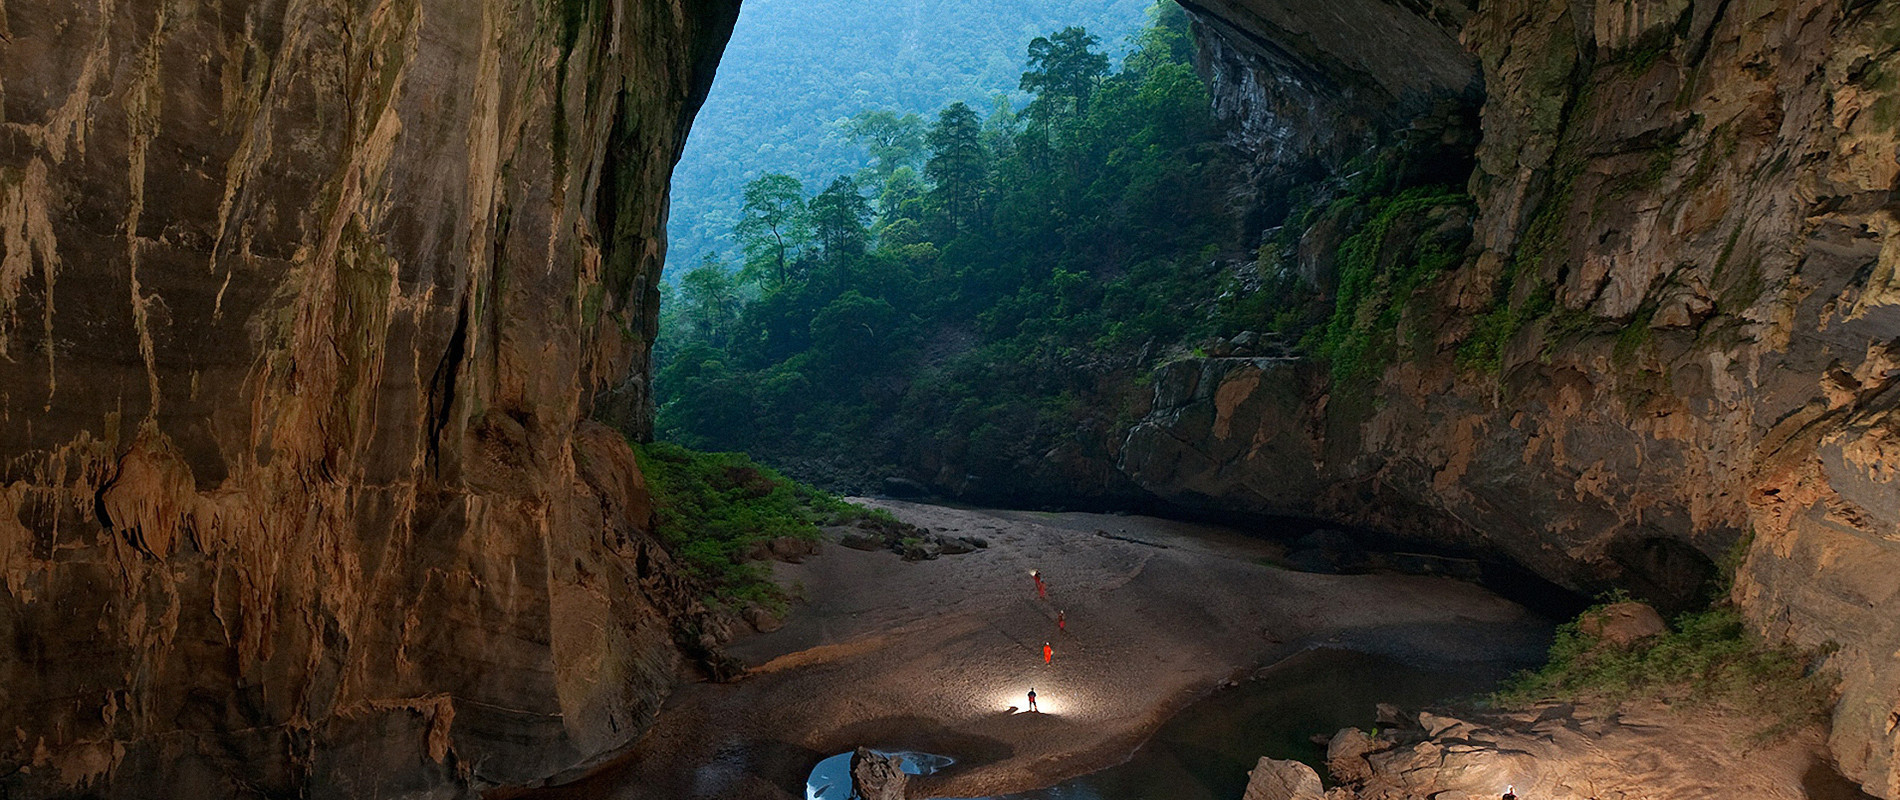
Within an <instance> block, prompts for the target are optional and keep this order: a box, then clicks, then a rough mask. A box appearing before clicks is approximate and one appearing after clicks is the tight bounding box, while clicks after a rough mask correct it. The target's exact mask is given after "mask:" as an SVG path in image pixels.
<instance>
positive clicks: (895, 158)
mask: <svg viewBox="0 0 1900 800" xmlns="http://www.w3.org/2000/svg"><path fill="white" fill-rule="evenodd" d="M844 131H845V134H846V135H847V136H850V137H851V140H852V141H854V142H857V143H858V144H861V145H864V147H865V149H867V150H869V151H871V158H873V159H876V161H877V163H876V164H875V165H874V166H873V167H872V171H873V172H874V173H875V174H876V175H877V177H878V179H879V180H885V179H888V178H889V177H890V176H891V174H892V173H895V172H896V171H897V170H898V169H899V168H901V167H907V166H911V165H913V164H914V163H915V162H916V161H917V157H918V156H919V155H922V153H923V149H924V118H923V117H920V116H917V115H916V114H903V115H899V114H898V113H897V112H895V111H884V110H876V111H860V112H858V113H857V114H854V115H852V117H851V119H849V120H847V121H846V122H845V125H844Z"/></svg>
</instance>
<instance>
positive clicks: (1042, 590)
mask: <svg viewBox="0 0 1900 800" xmlns="http://www.w3.org/2000/svg"><path fill="white" fill-rule="evenodd" d="M1029 577H1031V578H1034V579H1035V581H1036V596H1037V597H1040V598H1042V599H1044V600H1047V599H1049V585H1048V584H1046V583H1043V582H1042V573H1040V572H1037V571H1035V570H1033V569H1032V570H1030V571H1029Z"/></svg>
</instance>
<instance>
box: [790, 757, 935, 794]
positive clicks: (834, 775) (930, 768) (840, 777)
mask: <svg viewBox="0 0 1900 800" xmlns="http://www.w3.org/2000/svg"><path fill="white" fill-rule="evenodd" d="M871 752H873V753H877V754H878V755H881V756H897V759H898V768H899V769H902V770H903V771H905V772H907V773H909V774H911V775H929V774H931V773H934V772H936V771H937V770H940V769H943V768H944V767H947V766H950V765H951V764H955V763H957V762H956V759H953V758H951V757H949V756H939V755H932V754H930V753H913V752H909V751H906V750H896V751H885V750H872V751H871ZM850 797H851V754H850V753H839V754H837V755H835V756H832V757H830V758H827V759H825V760H823V761H820V762H818V766H816V767H812V770H811V777H810V778H806V779H805V800H850Z"/></svg>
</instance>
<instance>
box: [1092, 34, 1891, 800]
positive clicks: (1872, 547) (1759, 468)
mask: <svg viewBox="0 0 1900 800" xmlns="http://www.w3.org/2000/svg"><path fill="white" fill-rule="evenodd" d="M1361 5H1367V6H1383V9H1384V10H1383V13H1384V14H1385V16H1384V17H1381V16H1380V15H1379V14H1371V13H1368V14H1357V15H1346V14H1340V15H1335V16H1333V17H1332V18H1331V19H1330V22H1329V23H1328V24H1330V25H1332V26H1334V27H1335V28H1337V29H1338V30H1340V31H1346V32H1350V31H1352V30H1353V29H1354V28H1355V27H1373V28H1382V29H1385V30H1398V29H1399V28H1397V27H1393V26H1394V25H1395V23H1390V22H1389V21H1387V20H1388V19H1389V18H1390V16H1391V15H1392V14H1393V13H1409V14H1413V15H1414V16H1415V19H1414V23H1415V24H1418V25H1423V24H1425V23H1428V22H1430V23H1439V24H1442V23H1444V22H1445V21H1446V20H1447V19H1448V16H1447V15H1448V13H1449V12H1446V11H1443V10H1442V9H1440V8H1439V7H1438V6H1433V5H1431V4H1424V3H1390V4H1384V3H1376V2H1367V3H1362V4H1361ZM1441 5H1442V4H1441ZM1295 9H1304V10H1305V11H1302V12H1300V13H1306V12H1308V11H1312V8H1311V6H1310V4H1302V3H1290V2H1279V1H1278V0H1236V2H1232V3H1224V4H1209V5H1208V6H1207V7H1205V8H1204V9H1203V11H1204V13H1207V14H1209V15H1212V16H1215V17H1218V18H1219V19H1220V24H1209V25H1206V26H1205V27H1204V30H1205V31H1206V32H1207V33H1209V34H1211V35H1215V36H1223V37H1226V38H1227V39H1229V41H1226V42H1225V43H1216V44H1210V45H1207V46H1206V47H1205V48H1204V49H1206V50H1208V51H1212V52H1221V51H1223V50H1225V51H1240V50H1244V49H1245V48H1247V47H1255V48H1256V49H1259V46H1258V41H1259V40H1267V41H1270V42H1279V43H1280V44H1281V49H1282V50H1285V51H1297V50H1298V49H1299V48H1301V47H1310V46H1311V45H1313V44H1315V43H1317V42H1320V41H1324V40H1326V39H1325V37H1323V36H1319V35H1316V34H1310V33H1307V34H1302V33H1299V32H1298V31H1294V30H1292V29H1291V28H1289V27H1288V26H1287V25H1284V24H1279V23H1274V24H1262V23H1261V22H1260V21H1259V20H1261V19H1267V20H1273V19H1277V18H1280V17H1284V16H1286V15H1289V14H1294V13H1295ZM1313 13H1317V12H1313ZM1450 18H1451V19H1458V20H1459V21H1461V22H1462V31H1461V38H1462V41H1463V43H1464V46H1465V47H1466V48H1467V49H1468V50H1469V51H1470V52H1471V53H1472V54H1473V55H1474V56H1475V58H1476V62H1477V65H1478V69H1479V70H1480V72H1481V74H1482V80H1483V84H1484V100H1483V105H1482V110H1481V112H1480V118H1481V128H1482V140H1481V142H1480V143H1479V144H1478V146H1477V149H1476V154H1475V155H1476V163H1477V168H1476V170H1475V171H1474V173H1473V174H1472V175H1471V178H1470V181H1469V190H1470V193H1471V195H1472V196H1473V198H1474V199H1475V206H1476V209H1477V212H1476V218H1475V221H1474V223H1473V225H1472V237H1473V245H1472V247H1471V249H1470V251H1469V253H1468V255H1467V257H1466V258H1465V259H1464V260H1463V262H1462V264H1461V265H1460V266H1457V267H1455V268H1453V269H1451V270H1449V271H1447V272H1446V273H1445V274H1443V275H1442V276H1440V277H1438V278H1437V279H1435V280H1433V281H1431V282H1430V283H1429V284H1427V285H1426V286H1425V287H1424V288H1423V289H1422V290H1421V291H1420V292H1419V293H1418V294H1417V295H1415V296H1412V297H1403V298H1397V300H1398V301H1399V302H1403V303H1406V304H1407V307H1406V311H1405V313H1404V315H1403V316H1402V318H1401V321H1400V323H1399V325H1398V326H1397V329H1396V330H1386V331H1379V332H1378V334H1379V335H1380V336H1382V337H1386V338H1389V339H1392V340H1403V341H1406V342H1410V343H1415V346H1408V347H1406V348H1404V349H1403V352H1401V353H1400V354H1399V355H1398V356H1397V357H1395V358H1393V359H1391V360H1390V361H1389V362H1388V363H1387V364H1385V365H1384V366H1383V368H1381V369H1380V370H1378V372H1377V374H1376V376H1375V377H1374V378H1372V379H1371V380H1370V381H1369V382H1368V383H1367V384H1365V385H1345V384H1341V385H1332V384H1329V383H1328V382H1327V381H1326V379H1325V377H1324V376H1321V375H1319V374H1318V373H1319V371H1318V370H1301V369H1296V368H1291V367H1272V368H1255V367H1252V366H1249V365H1245V364H1242V365H1238V366H1233V365H1221V364H1217V363H1213V362H1208V363H1205V364H1199V363H1197V364H1192V365H1188V366H1181V365H1177V366H1176V367H1172V368H1170V370H1169V371H1168V372H1166V373H1164V374H1165V375H1166V376H1168V377H1167V379H1165V380H1161V381H1158V382H1157V386H1156V402H1155V408H1156V409H1157V411H1156V412H1155V413H1154V414H1152V415H1150V416H1149V417H1148V418H1147V419H1146V420H1145V421H1144V422H1143V423H1142V424H1140V425H1138V426H1137V427H1136V428H1135V432H1134V433H1133V434H1131V436H1130V438H1129V442H1128V446H1127V447H1125V448H1124V450H1123V455H1122V460H1121V464H1122V467H1123V469H1124V471H1126V472H1128V473H1129V474H1130V475H1131V476H1133V477H1134V478H1135V479H1136V480H1137V482H1139V483H1141V484H1142V485H1143V486H1144V487H1146V488H1148V489H1149V490H1151V491H1153V492H1155V493H1157V494H1159V495H1162V496H1164V497H1167V498H1170V499H1173V500H1176V501H1178V502H1182V503H1186V504H1190V505H1198V506H1202V507H1208V508H1222V509H1232V510H1245V511H1254V512H1261V513H1296V514H1307V515H1315V516H1324V517H1334V518H1347V519H1351V520H1355V521H1359V522H1363V523H1366V524H1369V525H1376V526H1380V527H1388V528H1396V529H1400V530H1407V531H1411V532H1415V533H1420V534H1422V535H1429V536H1433V537H1436V538H1440V539H1445V540H1451V541H1459V542H1466V543H1474V544H1477V545H1480V546H1483V547H1486V548H1489V549H1493V550H1496V551H1500V552H1503V553H1506V554H1508V555H1510V556H1511V557H1512V558H1513V559H1515V560H1517V561H1519V562H1521V563H1523V564H1526V565H1529V566H1531V567H1532V568H1534V569H1536V570H1537V571H1539V572H1540V573H1542V574H1544V575H1545V576H1546V577H1549V578H1551V579H1553V580H1556V581H1558V582H1560V583H1563V584H1566V585H1568V586H1571V587H1573V588H1576V589H1580V590H1585V591H1593V590H1599V589H1602V588H1606V587H1608V586H1611V585H1622V586H1627V587H1632V588H1634V589H1636V590H1637V591H1638V592H1639V593H1640V594H1644V595H1647V596H1650V597H1654V598H1657V599H1660V600H1662V601H1664V602H1666V603H1667V602H1672V601H1673V602H1678V603H1680V602H1686V601H1687V600H1688V599H1689V598H1692V597H1693V596H1694V595H1695V594H1696V593H1697V592H1698V591H1700V590H1701V588H1700V587H1701V585H1702V583H1703V578H1705V577H1707V576H1709V575H1712V574H1714V573H1715V572H1716V571H1717V567H1716V564H1717V563H1718V562H1722V561H1724V559H1725V557H1726V556H1727V554H1731V553H1733V554H1735V556H1736V557H1739V558H1740V559H1741V569H1740V573H1739V577H1738V579H1737V583H1736V586H1735V588H1734V595H1733V596H1734V597H1735V599H1736V600H1738V601H1739V602H1740V604H1741V605H1742V607H1743V608H1744V609H1745V610H1746V612H1747V613H1748V614H1749V615H1750V617H1751V618H1752V619H1753V620H1754V621H1755V623H1756V624H1757V625H1758V626H1759V627H1760V628H1761V629H1762V630H1763V631H1764V632H1766V633H1768V634H1770V635H1772V636H1775V637H1779V638H1784V639H1788V640H1792V641H1794V642H1797V643H1799V644H1802V645H1806V646H1811V647H1818V648H1823V649H1826V650H1831V651H1832V655H1830V656H1828V658H1827V660H1826V662H1825V663H1826V667H1827V668H1828V669H1831V670H1833V671H1835V672H1836V673H1838V674H1839V675H1840V677H1841V691H1842V696H1841V700H1840V702H1839V705H1838V706H1837V708H1836V712H1835V717H1834V724H1833V727H1832V740H1831V742H1830V746H1831V750H1832V753H1833V755H1834V758H1835V759H1836V760H1837V762H1838V765H1839V767H1840V768H1841V769H1842V771H1843V772H1844V773H1845V774H1846V775H1848V776H1849V777H1851V778H1853V779H1855V780H1856V781H1858V782H1860V783H1861V784H1862V785H1863V786H1865V787H1866V788H1867V790H1868V791H1870V792H1872V793H1874V794H1876V795H1879V796H1881V797H1886V798H1900V756H1897V755H1896V750H1897V747H1900V739H1897V738H1896V737H1900V660H1897V659H1895V657H1894V655H1893V654H1894V653H1895V652H1900V622H1897V621H1900V579H1896V578H1895V576H1896V575H1900V511H1896V509H1900V489H1897V488H1896V486H1900V484H1896V479H1897V478H1900V473H1897V472H1896V467H1900V449H1896V446H1895V445H1894V442H1895V441H1896V436H1897V435H1900V428H1896V427H1895V426H1896V422H1895V420H1896V419H1900V418H1897V417H1896V416H1895V411H1896V409H1897V408H1900V390H1896V388H1895V382H1896V381H1895V379H1896V377H1900V350H1896V347H1900V310H1897V304H1900V289H1896V278H1895V273H1896V270H1897V269H1900V239H1896V238H1895V237H1894V236H1893V235H1892V234H1893V233H1895V232H1896V228H1897V227H1900V217H1897V216H1896V212H1900V203H1897V202H1896V200H1895V195H1894V192H1895V190H1896V188H1900V186H1897V185H1896V179H1897V178H1900V162H1897V161H1896V153H1897V152H1900V5H1896V4H1893V3H1883V2H1868V1H1867V0H1846V1H1845V2H1843V1H1842V0H1536V1H1535V2H1533V1H1532V0H1485V2H1482V3H1479V4H1478V7H1477V8H1476V9H1475V11H1473V12H1472V13H1470V14H1469V15H1468V16H1465V17H1462V18H1457V17H1450ZM1228 29H1232V30H1235V31H1241V32H1244V33H1245V35H1230V34H1229V33H1225V32H1224V31H1227V30H1228ZM1335 40H1337V41H1343V42H1346V44H1342V45H1339V46H1340V47H1345V48H1351V47H1354V45H1353V44H1352V42H1353V41H1354V40H1353V39H1352V38H1351V37H1345V38H1339V37H1335ZM1363 41H1364V42H1365V43H1366V46H1367V47H1372V46H1373V45H1372V43H1373V42H1385V44H1383V45H1380V46H1381V47H1385V46H1396V47H1403V46H1404V45H1403V43H1398V44H1394V43H1393V42H1387V41H1386V40H1385V39H1381V38H1379V37H1377V36H1371V35H1368V36H1366V37H1363ZM1423 41H1426V42H1427V44H1426V45H1422V46H1421V49H1420V50H1419V51H1418V58H1417V59H1416V60H1417V62H1418V63H1419V64H1421V65H1426V64H1431V63H1436V62H1435V60H1434V59H1436V58H1437V55H1438V54H1439V53H1440V51H1441V49H1442V48H1441V47H1440V46H1439V45H1438V44H1437V43H1436V41H1435V40H1431V39H1430V38H1429V37H1426V38H1425V39H1424V40H1423ZM1269 49H1271V48H1269ZM1335 60H1336V61H1342V62H1350V60H1351V59H1350V58H1345V59H1335ZM1254 63H1255V64H1256V66H1257V67H1258V68H1259V69H1260V70H1261V71H1265V72H1271V71H1274V70H1278V69H1281V65H1280V63H1279V62H1278V61H1275V60H1274V59H1272V58H1265V59H1256V60H1255V62H1254ZM1420 71H1421V72H1422V73H1428V72H1429V70H1426V69H1423V68H1421V70H1420ZM1295 74H1296V75H1297V73H1295ZM1353 74H1363V70H1362V71H1360V72H1359V73H1353ZM1213 84H1214V86H1215V88H1216V91H1217V92H1223V93H1225V94H1228V95H1234V94H1236V93H1238V94H1239V95H1240V96H1228V97H1225V98H1224V99H1223V100H1222V101H1221V103H1222V106H1223V107H1224V108H1229V109H1271V108H1275V107H1276V105H1277V104H1280V103H1281V102H1283V101H1284V100H1286V99H1287V98H1289V97H1294V96H1296V95H1291V94H1279V95H1275V94H1273V92H1275V91H1277V90H1276V89H1274V87H1273V85H1272V83H1271V82H1268V81H1259V80H1255V81H1251V82H1248V81H1227V82H1225V83H1223V82H1221V81H1214V82H1213ZM1439 85H1440V86H1441V88H1442V87H1444V86H1447V85H1448V84H1443V83H1441V84H1439ZM1250 92H1251V93H1255V94H1252V95H1249V94H1248V93H1250ZM1262 92H1264V93H1265V94H1260V93H1262ZM1321 99H1322V100H1324V99H1325V98H1324V97H1322V98H1321ZM1243 122H1245V120H1243ZM1244 127H1245V126H1244V125H1243V129H1244ZM1176 373H1180V375H1188V374H1192V375H1194V376H1196V379H1197V380H1198V381H1199V382H1200V383H1199V385H1197V386H1195V387H1193V388H1192V389H1189V390H1185V391H1184V390H1182V389H1181V386H1180V385H1179V384H1182V383H1183V382H1184V381H1186V379H1185V378H1180V379H1179V380H1177V378H1179V377H1180V376H1177V375H1176ZM1305 376H1312V377H1310V378H1308V377H1305ZM1289 382H1290V383H1291V385H1289ZM1164 394H1167V395H1168V397H1166V398H1164V397H1163V395H1164ZM1248 409H1255V410H1253V411H1248ZM1236 410H1239V411H1238V412H1237V411H1236Z"/></svg>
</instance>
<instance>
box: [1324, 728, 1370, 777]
mask: <svg viewBox="0 0 1900 800" xmlns="http://www.w3.org/2000/svg"><path fill="white" fill-rule="evenodd" d="M1372 749H1373V742H1372V737H1370V736H1367V735H1366V732H1365V731H1362V730H1359V729H1358V728H1346V729H1344V730H1341V731H1340V732H1338V733H1335V734H1333V741H1332V743H1330V744H1328V745H1327V746H1326V771H1327V772H1330V773H1332V774H1333V780H1336V781H1340V782H1342V783H1356V782H1359V781H1364V780H1366V779H1368V778H1371V777H1372V767H1371V765H1369V764H1367V763H1366V754H1367V753H1370V752H1372Z"/></svg>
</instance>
